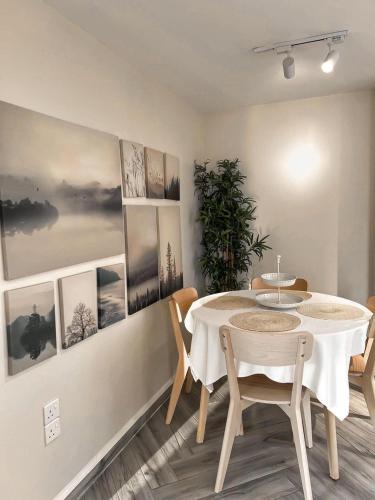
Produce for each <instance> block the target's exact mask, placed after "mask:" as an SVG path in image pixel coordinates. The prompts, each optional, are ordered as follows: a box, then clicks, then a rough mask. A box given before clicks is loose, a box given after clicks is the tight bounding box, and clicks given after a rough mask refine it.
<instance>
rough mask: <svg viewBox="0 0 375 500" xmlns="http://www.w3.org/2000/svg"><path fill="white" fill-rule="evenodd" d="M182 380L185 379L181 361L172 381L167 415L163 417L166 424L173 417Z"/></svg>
mask: <svg viewBox="0 0 375 500" xmlns="http://www.w3.org/2000/svg"><path fill="white" fill-rule="evenodd" d="M184 380H185V370H184V366H183V364H182V363H178V365H177V370H176V376H175V378H174V382H173V387H172V392H171V397H170V399H169V405H168V411H167V416H166V418H165V423H166V424H167V425H169V424H170V423H171V420H172V418H173V415H174V411H175V409H176V404H177V401H178V398H179V397H180V394H181V389H182V386H183V384H184Z"/></svg>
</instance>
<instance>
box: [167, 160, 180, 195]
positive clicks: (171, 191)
mask: <svg viewBox="0 0 375 500" xmlns="http://www.w3.org/2000/svg"><path fill="white" fill-rule="evenodd" d="M164 183H165V197H166V199H167V200H176V201H179V200H180V162H179V159H178V158H177V157H176V156H172V155H170V154H168V153H165V154H164Z"/></svg>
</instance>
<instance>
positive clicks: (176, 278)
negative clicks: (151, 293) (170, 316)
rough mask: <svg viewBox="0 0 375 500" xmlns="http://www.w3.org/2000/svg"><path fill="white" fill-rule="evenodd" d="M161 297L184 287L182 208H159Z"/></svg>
mask: <svg viewBox="0 0 375 500" xmlns="http://www.w3.org/2000/svg"><path fill="white" fill-rule="evenodd" d="M158 225H159V266H160V272H159V280H160V296H161V298H164V297H168V295H170V294H172V293H173V292H175V291H176V290H180V289H181V288H182V287H183V281H184V279H183V271H182V248H181V224H180V207H158Z"/></svg>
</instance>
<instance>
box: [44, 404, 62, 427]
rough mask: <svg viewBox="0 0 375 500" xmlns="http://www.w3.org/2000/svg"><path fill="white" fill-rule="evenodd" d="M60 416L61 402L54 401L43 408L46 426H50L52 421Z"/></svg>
mask: <svg viewBox="0 0 375 500" xmlns="http://www.w3.org/2000/svg"><path fill="white" fill-rule="evenodd" d="M59 416H60V401H59V400H58V399H54V400H53V401H50V402H49V403H47V404H46V405H45V406H44V407H43V418H44V425H48V424H49V423H50V422H52V420H55V418H58V417H59Z"/></svg>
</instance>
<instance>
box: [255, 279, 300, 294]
mask: <svg viewBox="0 0 375 500" xmlns="http://www.w3.org/2000/svg"><path fill="white" fill-rule="evenodd" d="M274 288H275V287H274V286H270V285H266V283H265V282H264V281H263V280H262V278H261V277H260V276H258V277H257V278H253V279H252V280H251V289H252V290H261V289H264V290H269V289H274ZM307 288H308V283H307V281H306V280H305V279H303V278H297V279H296V282H295V283H294V285H291V286H286V287H283V290H299V291H300V292H307Z"/></svg>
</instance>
